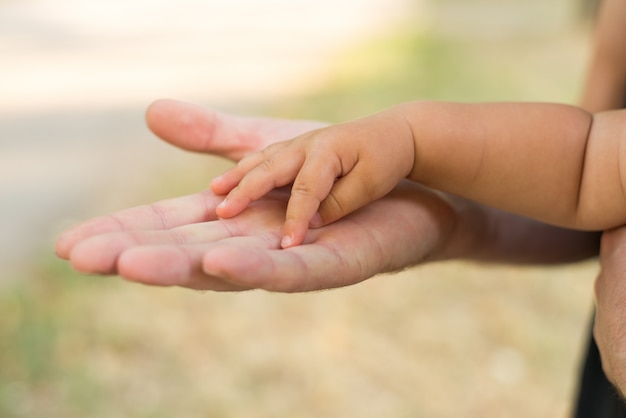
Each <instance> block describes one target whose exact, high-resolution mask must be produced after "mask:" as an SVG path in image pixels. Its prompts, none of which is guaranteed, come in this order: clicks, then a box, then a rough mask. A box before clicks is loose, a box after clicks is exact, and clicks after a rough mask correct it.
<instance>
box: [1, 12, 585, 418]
mask: <svg viewBox="0 0 626 418" xmlns="http://www.w3.org/2000/svg"><path fill="white" fill-rule="evenodd" d="M438 3H446V4H448V3H450V2H438ZM482 3H484V2H482ZM531 3H532V2H531ZM533 4H534V3H533ZM581 39H582V37H581V33H580V32H579V31H575V30H573V29H572V30H570V31H565V32H562V33H561V32H558V33H551V34H548V35H546V36H527V35H524V36H516V35H512V34H504V35H502V36H499V37H496V38H491V37H490V38H488V39H484V38H481V37H480V34H479V33H472V34H470V35H468V36H464V37H459V36H455V35H454V34H450V33H448V32H445V31H438V30H436V29H431V30H429V31H414V30H408V29H406V28H400V29H399V30H398V32H397V33H393V34H391V35H390V36H388V37H385V38H379V39H373V40H368V41H367V42H364V44H363V45H362V46H361V47H360V48H356V49H355V50H354V51H352V52H346V53H345V55H342V56H340V57H337V60H336V69H335V71H333V72H332V73H331V74H329V75H328V77H327V79H326V82H325V83H324V87H323V88H321V89H317V90H316V91H315V92H308V93H305V94H303V95H302V96H300V97H297V98H292V99H289V100H284V101H282V102H272V103H265V104H263V105H262V107H261V108H260V109H259V110H260V111H262V112H264V113H266V114H270V115H275V116H283V117H294V118H316V119H323V120H330V121H340V120H344V119H347V118H352V117H356V116H359V115H363V114H366V113H371V112H374V111H376V110H379V109H381V108H384V107H387V106H390V105H392V104H394V103H398V102H401V101H405V100H412V99H415V98H422V99H440V100H462V101H472V100H554V101H565V102H575V100H576V95H577V94H578V86H579V84H580V80H581V78H582V72H583V66H582V62H583V60H584V55H585V53H584V47H585V43H584V41H582V40H581ZM565 62H567V63H572V64H571V65H568V68H571V69H572V70H571V71H569V72H567V73H565V74H563V73H561V71H562V69H563V63H565ZM194 158H195V157H194ZM188 161H193V163H192V164H188ZM220 164H221V163H220ZM183 166H184V167H185V169H183ZM211 170H216V169H215V168H208V169H207V168H206V162H205V160H204V159H198V160H195V159H193V160H185V161H183V162H179V163H177V164H172V165H171V166H170V167H167V168H165V169H163V171H162V172H161V173H160V174H159V175H158V176H157V178H156V179H154V180H153V183H150V184H149V185H148V186H146V187H145V188H143V189H142V190H144V191H142V192H141V194H140V196H135V197H134V198H137V199H139V200H140V201H150V200H153V199H156V198H162V197H166V196H170V195H174V194H181V193H186V192H188V191H194V190H197V189H198V188H199V187H204V186H205V185H206V181H205V180H206V177H207V176H208V173H209V172H210V171H211ZM198 173H200V174H201V175H200V176H199V175H198ZM199 177H201V178H200V179H199ZM157 183H158V187H157ZM144 186H145V185H144ZM145 190H149V191H148V192H146V191H145ZM128 195H129V196H130V195H133V192H130V193H128ZM133 203H135V202H133ZM48 251H49V250H48V249H46V252H48ZM41 258H42V259H43V260H44V261H43V262H42V263H39V264H37V265H35V266H32V267H31V268H30V269H29V270H27V271H25V272H23V273H22V275H21V277H19V278H18V279H19V280H14V281H11V284H10V285H7V286H5V287H3V288H2V289H1V290H0V370H1V372H0V416H2V417H9V418H10V417H46V418H55V417H64V418H73V417H85V416H88V417H92V418H98V417H111V416H120V417H126V416H128V417H137V418H144V417H145V418H160V417H173V416H176V417H209V418H212V417H216V418H217V417H220V418H221V417H229V418H230V417H249V416H255V417H259V418H264V417H268V418H269V417H283V416H284V417H287V416H288V417H293V418H300V417H302V418H305V417H306V418H308V417H320V416H324V417H331V416H358V417H370V416H372V417H374V416H376V417H393V418H402V417H451V416H455V417H475V416H503V417H528V416H533V417H555V416H565V415H566V413H567V412H568V410H569V407H570V399H571V396H572V393H573V390H574V384H575V376H576V374H577V367H578V357H579V356H580V353H581V350H582V343H583V340H584V338H585V332H586V326H587V320H588V314H589V311H590V307H591V281H592V279H593V276H594V274H595V271H596V265H595V264H594V263H593V262H589V263H583V264H579V265H573V266H565V267H563V266H560V267H550V268H544V267H532V268H531V267H528V268H517V267H510V266H478V265H474V264H470V263H462V262H452V263H444V264H433V265H427V266H422V267H418V268H415V269H411V270H407V271H405V272H402V273H400V274H396V275H389V276H381V277H377V278H374V279H372V280H369V281H367V282H365V283H362V284H360V285H358V286H354V287H351V288H348V289H339V290H334V291H330V292H320V293H313V294H304V295H275V294H268V293H264V292H247V293H242V294H213V293H201V292H192V291H188V290H183V289H158V288H149V287H143V286H138V285H132V284H129V283H125V282H123V281H121V280H119V279H117V278H98V277H85V276H82V275H79V274H77V273H74V272H72V271H71V269H70V268H69V267H68V266H67V265H66V264H64V263H62V262H60V261H58V260H55V259H53V258H52V257H51V256H49V255H48V253H46V255H43V256H42V257H41Z"/></svg>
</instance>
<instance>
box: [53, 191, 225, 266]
mask: <svg viewBox="0 0 626 418" xmlns="http://www.w3.org/2000/svg"><path fill="white" fill-rule="evenodd" d="M220 201H221V198H220V197H219V196H215V194H213V193H212V192H210V191H206V192H202V193H196V194H193V195H188V196H184V197H180V198H174V199H167V200H163V201H160V202H156V203H152V204H149V205H142V206H137V207H134V208H130V209H125V210H122V211H119V212H117V213H114V214H112V215H108V216H101V217H97V218H94V219H91V220H88V221H85V222H83V223H80V224H78V225H76V226H74V227H72V228H70V229H68V230H66V231H65V232H63V233H62V234H61V235H60V236H59V238H58V239H57V242H56V247H55V250H56V253H57V255H58V256H59V257H61V258H63V259H67V258H68V257H69V256H70V253H71V251H72V248H73V247H74V246H75V245H76V244H77V243H78V242H80V241H82V240H84V239H87V238H89V237H92V236H94V235H100V234H104V233H109V232H118V231H129V230H163V229H171V228H175V227H177V226H180V225H186V224H190V223H197V222H204V221H208V220H213V219H216V215H215V207H216V206H217V204H218V203H219V202H220Z"/></svg>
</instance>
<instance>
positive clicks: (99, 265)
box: [56, 100, 597, 292]
mask: <svg viewBox="0 0 626 418" xmlns="http://www.w3.org/2000/svg"><path fill="white" fill-rule="evenodd" d="M146 119H147V122H148V125H149V126H150V128H151V129H152V130H153V131H154V132H155V133H156V134H157V135H158V136H160V137H162V138H163V139H165V140H166V141H168V142H170V143H172V144H174V145H176V146H179V147H181V148H184V149H188V150H192V151H200V152H206V153H213V154H221V155H224V156H227V157H230V158H233V159H238V158H241V157H243V156H244V155H246V154H248V153H250V152H252V151H256V150H258V149H260V148H262V147H265V146H267V145H269V144H271V143H273V142H276V141H280V140H284V139H288V138H292V137H294V136H297V135H299V134H301V133H303V132H306V131H308V130H310V129H315V128H319V127H320V126H323V124H321V123H319V122H302V121H284V120H278V119H264V118H242V117H237V116H232V115H226V114H221V113H217V112H214V111H210V110H208V109H205V108H202V107H199V106H195V105H191V104H186V103H181V102H175V101H169V100H168V101H160V102H157V103H156V104H154V105H153V106H151V107H150V109H149V110H148V113H147V117H146ZM287 197H288V196H287V193H286V192H285V191H275V192H273V193H271V194H270V195H268V196H267V197H266V198H264V199H262V200H260V201H258V202H255V204H254V205H252V206H251V207H250V208H248V209H247V210H246V211H245V212H244V213H242V214H241V215H239V216H237V217H236V218H233V219H229V220H218V219H217V218H216V216H215V208H216V206H217V205H218V204H219V202H220V201H221V199H222V198H221V197H218V196H215V195H214V194H212V193H211V192H210V191H206V192H202V193H198V194H193V195H189V196H185V197H181V198H177V199H171V200H166V201H162V202H157V203H154V204H151V205H145V206H140V207H137V208H132V209H127V210H124V211H121V212H118V213H115V214H113V215H109V216H106V217H101V218H96V219H93V220H90V221H87V222H85V223H83V224H81V225H78V226H76V227H74V228H72V229H70V230H68V231H66V232H65V233H64V234H62V235H61V237H60V238H59V240H58V241H57V245H56V251H57V254H58V255H59V256H60V257H61V258H64V259H68V260H70V261H71V263H72V265H73V266H74V267H75V268H76V269H78V270H80V271H84V272H88V273H96V274H119V275H121V276H123V277H125V278H127V279H129V280H134V281H139V282H143V283H147V284H155V285H178V286H185V287H190V288H195V289H213V290H243V289H249V288H263V289H268V290H274V291H284V292H295V291H306V290H314V289H325V288H332V287H339V286H346V285H350V284H353V283H357V282H359V281H361V280H364V279H367V278H369V277H371V276H373V275H376V274H378V273H382V272H389V271H394V270H398V269H402V268H405V267H409V266H412V265H414V264H417V263H420V262H424V261H428V260H434V259H447V258H455V257H464V258H474V259H480V260H489V261H508V262H521V263H533V262H534V263H536V262H564V261H572V260H578V259H581V258H585V257H588V256H590V255H592V254H594V253H596V251H597V245H596V240H595V238H594V237H593V236H590V235H589V234H585V233H579V232H574V231H567V230H563V229H559V228H555V227H552V226H547V225H545V224H540V223H537V222H534V221H530V220H528V219H525V218H521V217H517V216H513V215H510V214H506V213H504V212H499V211H494V210H491V209H488V208H484V207H481V206H477V205H475V204H472V203H471V202H467V201H465V200H462V199H456V198H451V197H449V196H443V195H441V194H438V193H435V192H432V191H430V190H427V189H425V188H422V187H420V186H418V185H416V184H413V183H408V182H403V183H401V184H400V185H398V187H396V189H394V190H393V191H392V192H391V193H390V194H389V195H387V196H386V197H384V198H382V199H380V200H377V201H375V202H372V203H370V204H369V205H367V206H365V207H363V208H361V209H360V210H358V211H356V212H353V213H352V214H350V215H349V216H347V217H345V218H343V219H341V220H339V221H337V222H335V223H332V224H330V225H327V226H325V227H322V228H318V229H315V230H312V231H309V234H308V235H307V239H306V241H305V243H304V244H305V245H302V246H298V247H294V248H289V249H287V250H280V249H279V241H280V233H281V225H282V223H283V222H284V212H285V207H286V206H285V205H286V201H287Z"/></svg>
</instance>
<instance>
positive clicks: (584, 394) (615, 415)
mask: <svg viewBox="0 0 626 418" xmlns="http://www.w3.org/2000/svg"><path fill="white" fill-rule="evenodd" d="M574 418H626V403H624V401H623V400H622V399H621V398H620V396H619V395H618V393H617V390H616V389H615V388H614V387H613V385H611V383H610V382H609V381H608V380H607V378H606V376H605V375H604V371H603V370H602V362H601V361H600V352H599V351H598V346H597V345H596V341H595V340H594V339H593V336H591V337H590V338H589V347H588V348H587V357H586V359H585V363H584V364H583V367H582V370H581V378H580V383H579V388H578V401H577V404H576V410H575V411H574Z"/></svg>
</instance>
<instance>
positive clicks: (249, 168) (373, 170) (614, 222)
mask: <svg viewBox="0 0 626 418" xmlns="http://www.w3.org/2000/svg"><path fill="white" fill-rule="evenodd" d="M625 125H626V111H613V112H603V113H598V114H594V115H592V114H590V113H589V112H586V111H584V110H583V109H580V108H576V107H573V106H567V105H559V104H539V103H479V104H461V103H440V102H413V103H406V104H403V105H399V106H396V107H394V108H391V109H388V110H386V111H383V112H380V113H378V114H375V115H372V116H369V117H365V118H362V119H358V120H356V121H352V122H348V123H343V124H338V125H334V126H330V127H327V128H322V129H318V130H316V131H313V132H309V133H307V134H305V135H301V136H299V137H297V138H295V139H292V140H289V141H286V142H282V143H279V144H274V145H271V146H269V147H267V148H265V149H264V150H262V151H261V152H259V153H255V154H253V155H251V156H249V157H246V158H244V159H243V160H242V161H241V162H240V163H239V164H238V165H237V166H236V167H235V168H233V169H231V170H228V171H227V172H226V173H224V174H223V175H222V176H220V177H218V178H217V179H215V180H214V181H213V183H212V188H213V191H215V192H216V193H218V194H225V193H228V195H227V197H226V199H225V200H224V202H223V203H222V204H221V205H220V206H219V207H218V214H219V215H220V216H222V217H226V218H230V217H233V216H235V215H237V214H239V213H240V212H241V211H243V210H244V209H245V208H246V207H247V205H248V204H249V203H250V202H252V201H254V200H256V199H258V198H260V197H261V196H263V195H264V194H265V193H267V192H269V191H270V190H272V189H274V188H276V187H281V186H285V185H288V184H291V183H292V182H293V187H292V192H291V197H290V199H289V204H288V206H287V215H286V222H285V227H284V239H283V242H282V246H283V247H288V246H292V245H297V244H300V243H301V242H302V241H304V238H305V234H306V231H307V229H308V227H309V226H313V227H315V226H321V225H325V224H328V223H330V222H333V221H335V220H337V219H339V218H341V217H342V216H345V215H347V214H349V213H351V212H352V211H354V210H356V209H358V208H360V207H362V206H364V205H366V204H367V203H369V202H371V201H373V200H376V199H379V198H381V197H382V196H384V195H385V194H386V193H388V192H389V191H390V190H392V189H393V187H394V186H395V185H396V184H397V183H398V182H399V181H400V180H402V179H403V178H408V179H410V180H413V181H416V182H419V183H421V184H424V185H426V186H429V187H432V188H435V189H437V190H441V191H445V192H449V193H454V194H456V195H459V196H462V197H465V198H468V199H471V200H474V201H477V202H479V203H482V204H486V205H489V206H494V207H497V208H500V209H504V210H507V211H511V212H514V213H517V214H520V215H524V216H529V217H533V218H536V219H538V220H541V221H544V222H550V223H554V224H557V225H561V226H565V227H570V228H577V229H587V230H602V229H608V228H612V227H616V226H619V225H622V224H624V223H626V211H624V210H623V208H624V205H626V196H625V194H624V190H625V188H624V184H625V183H626V164H623V163H622V161H621V155H623V152H622V149H623V148H624V145H625V144H626V133H625V131H624V129H623V126H625Z"/></svg>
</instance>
